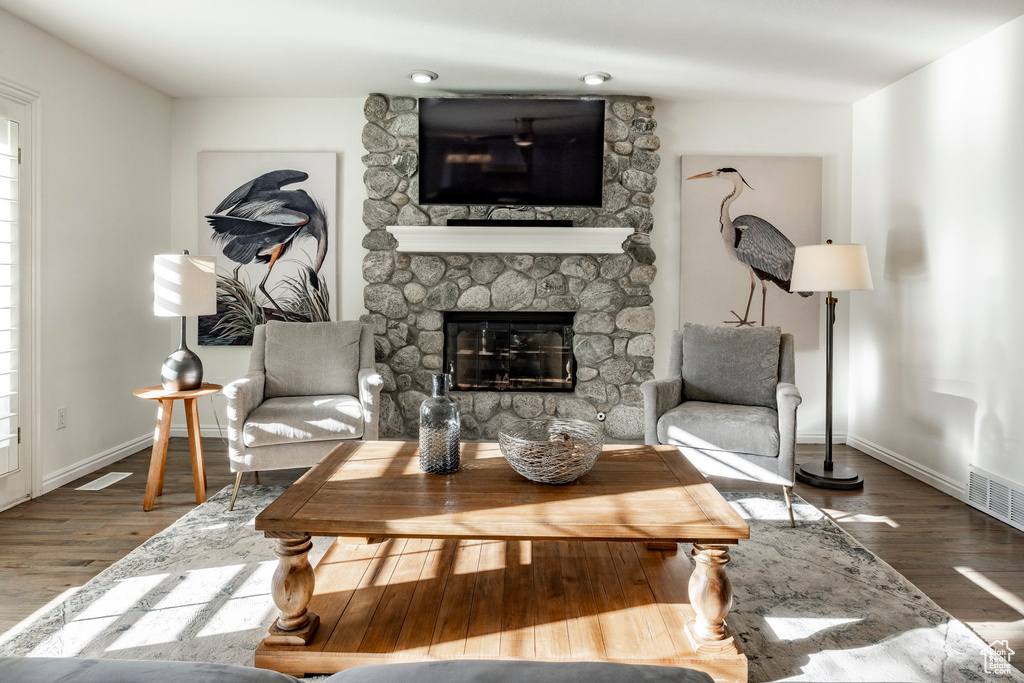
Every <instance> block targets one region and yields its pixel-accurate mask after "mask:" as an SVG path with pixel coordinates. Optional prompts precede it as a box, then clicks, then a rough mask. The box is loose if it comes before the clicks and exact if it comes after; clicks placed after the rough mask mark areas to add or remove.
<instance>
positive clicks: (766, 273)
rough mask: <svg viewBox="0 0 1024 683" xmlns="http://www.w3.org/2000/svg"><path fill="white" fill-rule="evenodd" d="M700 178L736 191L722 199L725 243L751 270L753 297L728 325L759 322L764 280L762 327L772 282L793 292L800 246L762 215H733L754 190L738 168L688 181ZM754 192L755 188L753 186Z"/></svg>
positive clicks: (749, 324) (802, 294)
mask: <svg viewBox="0 0 1024 683" xmlns="http://www.w3.org/2000/svg"><path fill="white" fill-rule="evenodd" d="M699 178H722V179H723V180H728V181H730V182H731V183H732V192H730V193H729V194H727V195H726V196H725V198H724V199H723V200H722V206H721V216H720V218H719V223H720V224H721V229H720V231H721V234H722V242H723V243H724V244H725V251H726V253H727V254H728V255H729V257H730V258H731V259H733V260H735V261H737V262H739V263H741V264H742V265H743V266H745V267H746V268H747V270H748V271H749V272H750V296H749V297H748V298H747V307H746V309H745V310H744V312H743V315H742V316H740V315H739V314H738V313H737V312H736V311H730V313H732V314H733V316H734V317H735V320H724V321H723V322H724V323H727V324H731V325H736V326H737V327H744V326H753V325H754V324H755V323H756V322H757V321H756V319H754V320H751V319H750V306H751V303H752V302H753V300H754V291H755V290H756V289H757V281H758V280H760V281H761V325H762V326H763V325H764V324H765V304H766V301H767V296H768V281H769V280H770V281H772V282H774V283H775V284H776V285H778V287H779V288H780V289H781V290H782V291H784V292H786V293H790V291H789V280H790V276H791V275H792V272H793V255H794V254H795V253H796V247H795V246H794V245H793V243H792V242H791V241H790V240H789V238H788V237H786V236H785V235H784V234H782V233H781V232H780V231H779V230H778V229H777V228H776V227H775V226H774V225H772V224H771V223H769V222H768V221H766V220H764V219H763V218H760V217H758V216H753V215H750V214H744V215H742V216H737V217H736V218H735V219H734V218H731V217H730V216H729V209H730V207H731V206H732V204H733V202H735V201H736V199H737V198H738V197H739V196H740V193H741V192H742V191H743V186H744V185H746V186H747V187H750V185H749V184H748V183H747V181H746V180H744V179H743V176H742V175H740V172H739V171H737V170H736V169H735V168H729V167H726V168H719V169H717V170H714V171H708V172H707V173H700V174H698V175H694V176H690V177H689V178H687V180H697V179H699ZM750 189H751V190H753V189H754V188H753V187H750ZM797 293H798V294H799V295H800V296H803V297H808V296H811V294H812V293H811V292H797Z"/></svg>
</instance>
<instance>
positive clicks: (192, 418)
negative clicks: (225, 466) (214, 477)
mask: <svg viewBox="0 0 1024 683" xmlns="http://www.w3.org/2000/svg"><path fill="white" fill-rule="evenodd" d="M185 422H187V423H188V448H189V451H191V453H192V483H193V484H194V485H195V488H196V504H197V505H198V504H200V503H203V502H205V501H206V465H205V463H204V462H203V442H202V437H201V436H200V434H199V406H198V404H197V403H196V399H194V398H186V399H185Z"/></svg>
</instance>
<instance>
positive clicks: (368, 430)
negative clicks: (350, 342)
mask: <svg viewBox="0 0 1024 683" xmlns="http://www.w3.org/2000/svg"><path fill="white" fill-rule="evenodd" d="M383 386H384V378H383V377H381V376H380V374H379V373H378V372H377V370H376V369H375V368H374V369H370V368H363V369H362V370H360V371H359V402H360V403H361V404H362V406H363V441H376V440H377V438H378V435H379V434H378V429H379V426H378V425H379V422H380V390H381V388H382V387H383Z"/></svg>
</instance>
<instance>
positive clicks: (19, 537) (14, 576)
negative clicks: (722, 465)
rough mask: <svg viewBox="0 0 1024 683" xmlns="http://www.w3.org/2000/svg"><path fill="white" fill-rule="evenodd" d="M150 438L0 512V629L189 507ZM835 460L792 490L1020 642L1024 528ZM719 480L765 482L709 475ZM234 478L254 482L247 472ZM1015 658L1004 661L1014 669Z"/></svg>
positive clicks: (185, 457)
mask: <svg viewBox="0 0 1024 683" xmlns="http://www.w3.org/2000/svg"><path fill="white" fill-rule="evenodd" d="M822 448H823V447H822V446H815V445H800V446H798V449H797V460H798V461H799V462H805V461H815V460H820V459H822V457H823V456H822V455H821V453H822ZM203 449H204V451H205V461H206V466H207V476H208V480H209V483H208V491H209V493H210V494H211V495H212V493H215V492H216V491H219V490H220V489H221V488H223V487H224V486H228V485H230V484H232V483H233V482H234V477H233V476H232V475H231V473H230V471H229V469H228V464H227V458H226V456H225V452H226V448H225V446H224V443H223V442H222V441H220V440H218V439H215V438H207V439H204V441H203ZM149 455H150V451H149V449H148V448H147V449H144V450H141V451H139V452H138V453H135V454H134V455H131V456H129V457H127V458H125V459H123V460H121V461H119V462H117V463H114V464H113V465H111V466H110V467H106V468H104V469H102V470H99V471H97V472H94V473H92V474H90V475H88V476H86V477H83V478H82V479H80V480H78V481H75V482H72V483H70V484H68V485H67V486H64V487H62V488H60V489H57V490H55V491H52V492H51V493H48V494H46V495H45V496H42V497H40V498H37V499H35V500H32V501H29V502H27V503H23V504H21V505H18V506H17V507H14V508H12V509H10V510H6V511H4V512H2V513H0V634H2V633H4V632H5V631H7V630H8V629H10V628H11V627H13V626H15V625H16V624H18V623H19V622H21V621H22V620H24V619H26V618H27V617H29V616H30V615H32V614H33V613H34V612H35V611H36V610H39V609H40V608H42V607H44V606H46V605H47V604H48V603H50V602H51V601H55V600H57V599H59V598H60V596H62V595H63V594H64V593H65V592H67V591H68V590H69V589H73V588H75V587H78V586H81V585H82V584H84V583H85V582H86V581H88V580H89V579H91V578H92V577H93V576H95V575H96V574H98V573H100V572H101V571H102V570H103V569H104V568H106V567H108V566H110V565H111V564H113V563H114V562H116V561H117V560H118V559H120V558H122V557H124V556H125V555H127V554H128V553H129V552H130V551H131V550H132V549H134V548H135V547H137V546H138V545H139V544H141V543H142V542H143V541H144V540H146V539H147V538H149V537H150V536H152V535H153V534H155V533H157V532H158V531H160V530H162V529H164V528H166V527H167V526H169V525H170V524H171V523H172V522H174V521H175V520H176V519H178V518H179V517H181V516H182V515H184V514H185V513H186V512H188V511H189V510H191V509H192V508H193V507H195V497H194V493H193V489H192V475H191V470H190V467H189V453H188V442H187V440H186V439H184V438H173V439H171V445H170V450H169V452H168V457H167V470H166V475H165V480H164V493H163V496H161V497H160V498H158V499H157V502H156V506H155V508H154V509H153V510H152V511H151V512H143V510H142V498H143V494H144V492H145V487H146V473H147V471H148V468H149ZM834 455H835V458H836V460H837V462H842V463H843V464H847V465H850V466H852V467H854V468H855V469H857V470H858V471H859V472H860V473H861V474H863V475H864V479H865V482H866V483H865V487H864V489H863V490H861V491H848V492H844V491H827V490H824V489H816V488H812V487H809V486H804V485H803V484H800V483H798V484H797V485H796V489H795V490H796V493H797V494H799V495H800V496H801V497H803V498H804V499H805V500H807V501H808V502H809V503H811V504H813V505H815V506H817V507H819V508H821V509H822V510H823V511H825V513H826V514H828V515H829V516H830V517H832V519H834V520H835V521H836V522H838V523H839V524H840V526H842V527H843V528H844V529H846V530H847V531H848V532H849V533H850V534H852V535H853V536H854V537H855V538H857V540H859V541H860V542H861V543H862V544H864V545H865V546H866V547H867V548H869V549H870V550H871V551H873V552H874V553H875V554H877V555H878V556H879V557H881V558H882V559H883V560H885V561H886V562H888V563H889V564H890V565H892V566H893V567H894V568H895V569H896V570H897V571H899V572H900V573H902V574H903V575H904V576H906V577H907V578H908V579H909V580H910V581H911V582H913V583H914V584H915V585H917V586H918V587H919V588H920V589H921V590H922V591H924V592H925V593H926V594H927V595H928V596H929V597H930V598H932V599H933V600H934V601H935V602H936V603H938V604H939V605H940V606H941V607H942V608H944V609H945V610H947V611H949V612H950V613H951V614H953V616H955V617H957V618H958V619H960V620H961V621H963V622H965V623H966V624H968V626H970V627H971V628H973V629H974V630H975V631H976V632H977V633H978V634H979V635H981V636H982V637H983V638H984V639H985V640H987V641H989V642H993V641H996V640H1004V639H1005V640H1007V641H1009V646H1010V648H1011V649H1013V650H1015V651H1016V652H1024V532H1021V531H1018V530H1016V529H1013V528H1012V527H1009V526H1007V525H1005V524H1003V523H1001V522H999V521H997V520H995V519H993V518H992V517H989V516H988V515H986V514H984V513H982V512H979V511H978V510H975V509H973V508H971V507H969V506H967V505H965V504H963V503H961V502H959V501H957V500H955V499H953V498H951V497H949V496H947V495H945V494H943V493H941V492H939V491H937V490H935V489H933V488H931V487H930V486H927V485H926V484H923V483H921V482H919V481H917V480H916V479H914V478H912V477H910V476H908V475H906V474H903V473H902V472H899V471H897V470H895V469H893V468H891V467H889V466H888V465H885V464H883V463H881V462H879V461H877V460H875V459H873V458H871V457H869V456H867V455H864V454H863V453H860V452H858V451H856V450H855V449H853V448H850V447H847V446H837V447H836V448H835V451H834ZM302 471H303V470H283V471H277V472H264V473H261V474H260V481H261V483H264V484H289V483H291V482H292V481H294V480H295V479H296V478H298V476H300V475H301V474H302ZM108 472H131V473H132V476H130V477H128V478H126V479H123V480H122V481H120V482H118V483H116V484H114V485H112V486H110V487H108V488H106V489H102V490H100V491H75V490H74V489H75V488H76V487H77V486H81V485H82V484H84V483H86V482H88V481H92V480H93V479H96V478H98V477H99V476H101V475H103V474H106V473H108ZM712 481H713V483H715V484H716V485H717V486H719V488H721V489H723V490H734V491H735V490H774V487H765V486H762V485H758V484H745V483H743V482H738V481H733V480H718V479H713V480H712ZM243 482H244V483H252V482H253V478H252V475H246V478H245V479H244V480H243ZM1022 661H1024V658H1020V659H1019V660H1018V661H1015V662H1013V663H1014V664H1015V665H1016V666H1017V667H1018V668H1022V667H1021V662H1022Z"/></svg>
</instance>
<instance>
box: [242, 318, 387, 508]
mask: <svg viewBox="0 0 1024 683" xmlns="http://www.w3.org/2000/svg"><path fill="white" fill-rule="evenodd" d="M383 383H384V382H383V379H382V378H381V376H380V375H379V374H377V370H376V368H375V366H374V358H373V331H372V330H371V329H370V327H369V326H367V325H363V324H362V323H360V322H358V321H348V322H331V323H285V322H277V321H271V322H269V323H267V324H266V325H259V326H257V327H256V330H255V333H254V335H253V340H252V354H251V355H250V356H249V372H248V374H246V376H245V377H243V378H241V379H239V380H236V381H234V382H232V383H231V384H228V385H227V386H226V387H224V395H225V396H227V399H228V457H229V458H230V459H231V471H232V472H235V473H236V474H237V476H236V477H235V489H234V491H233V492H232V494H231V506H230V507H229V509H231V508H234V505H235V496H236V495H237V494H238V485H239V484H241V483H242V474H244V473H245V472H258V471H259V470H280V469H289V468H292V467H312V466H313V465H315V464H316V463H318V462H319V461H320V460H321V459H322V458H323V457H324V456H325V455H327V454H328V453H329V452H330V451H331V449H332V448H334V447H335V446H336V445H337V444H338V443H339V442H341V441H343V440H345V439H363V440H366V441H371V440H375V439H376V438H377V420H378V417H379V415H380V390H381V387H382V386H383Z"/></svg>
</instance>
